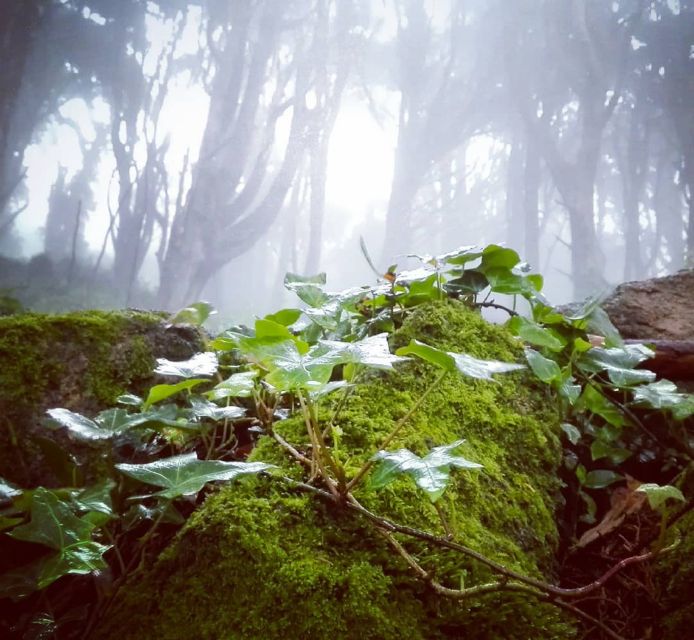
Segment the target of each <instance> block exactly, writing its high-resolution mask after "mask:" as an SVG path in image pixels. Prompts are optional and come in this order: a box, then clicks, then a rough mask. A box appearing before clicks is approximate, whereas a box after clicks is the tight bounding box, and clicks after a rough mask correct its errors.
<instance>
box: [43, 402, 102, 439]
mask: <svg viewBox="0 0 694 640" xmlns="http://www.w3.org/2000/svg"><path fill="white" fill-rule="evenodd" d="M46 413H47V414H48V415H49V416H50V417H51V419H52V420H54V421H55V422H57V423H58V424H59V425H60V426H61V427H65V428H67V430H68V431H69V432H70V434H71V435H73V436H74V437H75V438H77V439H78V440H82V441H94V440H108V439H109V438H111V437H112V436H113V432H112V431H109V430H108V429H104V428H102V427H101V426H100V425H99V424H97V423H96V422H94V420H90V419H89V418H86V417H85V416H83V415H80V414H79V413H74V412H73V411H70V410H69V409H48V411H46Z"/></svg>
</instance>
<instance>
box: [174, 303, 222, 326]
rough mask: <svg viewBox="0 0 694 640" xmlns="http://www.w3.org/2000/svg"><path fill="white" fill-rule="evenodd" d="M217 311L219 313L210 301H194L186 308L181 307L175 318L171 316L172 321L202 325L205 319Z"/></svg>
mask: <svg viewBox="0 0 694 640" xmlns="http://www.w3.org/2000/svg"><path fill="white" fill-rule="evenodd" d="M215 313H217V311H216V310H215V308H214V307H213V306H212V305H211V304H210V303H209V302H194V303H193V304H191V305H189V306H187V307H186V308H185V309H181V310H180V311H179V312H178V313H177V314H176V315H175V316H174V317H173V318H171V323H172V324H178V323H183V324H194V325H197V326H202V325H203V324H204V322H205V320H207V318H209V317H210V316H211V315H214V314H215Z"/></svg>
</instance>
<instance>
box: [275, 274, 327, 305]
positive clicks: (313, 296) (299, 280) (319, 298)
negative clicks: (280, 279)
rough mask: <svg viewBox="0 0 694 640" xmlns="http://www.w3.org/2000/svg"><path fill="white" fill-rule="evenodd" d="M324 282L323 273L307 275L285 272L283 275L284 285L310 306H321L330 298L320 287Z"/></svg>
mask: <svg viewBox="0 0 694 640" xmlns="http://www.w3.org/2000/svg"><path fill="white" fill-rule="evenodd" d="M325 282H326V278H325V273H319V274H318V275H317V276H308V277H305V276H299V275H296V274H295V273H287V274H286V275H285V276H284V286H285V287H286V288H287V289H289V291H292V292H294V293H295V294H296V295H297V296H299V299H300V300H302V301H303V302H305V303H306V304H307V305H309V306H310V307H322V306H323V305H324V304H325V303H326V302H328V301H329V300H330V296H329V295H328V294H327V293H325V291H323V289H322V288H321V287H322V286H324V285H325Z"/></svg>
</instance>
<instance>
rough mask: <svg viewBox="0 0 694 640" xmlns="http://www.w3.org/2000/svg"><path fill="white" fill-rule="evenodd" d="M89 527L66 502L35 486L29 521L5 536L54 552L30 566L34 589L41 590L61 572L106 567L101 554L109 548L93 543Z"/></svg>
mask: <svg viewBox="0 0 694 640" xmlns="http://www.w3.org/2000/svg"><path fill="white" fill-rule="evenodd" d="M93 530H94V525H93V524H92V523H91V522H89V521H88V520H86V519H84V518H78V517H77V516H76V515H75V514H74V513H73V511H72V509H71V507H70V505H69V504H68V503H66V502H65V501H63V500H61V499H60V498H59V497H58V496H57V495H56V494H55V493H53V492H52V491H49V490H48V489H44V488H43V487H39V488H38V489H36V491H35V492H34V495H33V497H32V501H31V520H30V521H29V522H28V523H27V524H24V525H21V526H19V527H15V529H13V530H12V531H11V532H10V533H9V534H8V535H9V536H11V537H12V538H14V539H15V540H24V541H25V542H34V543H36V544H40V545H43V546H46V547H49V548H51V549H53V550H55V551H56V552H57V553H54V554H51V555H50V556H47V557H44V558H41V559H40V561H39V562H38V563H36V564H35V565H34V570H35V571H36V588H38V589H43V588H44V587H47V586H48V585H49V584H51V583H52V582H54V581H55V580H57V579H58V578H60V577H61V576H63V575H65V574H68V573H74V574H86V573H91V572H92V571H94V570H96V569H104V568H106V566H107V565H106V562H105V561H104V560H103V558H102V555H103V553H104V552H105V551H107V550H108V549H109V548H110V547H107V546H104V545H101V544H99V543H97V542H94V541H93V540H92V539H91V534H92V531H93Z"/></svg>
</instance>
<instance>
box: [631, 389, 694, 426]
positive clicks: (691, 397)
mask: <svg viewBox="0 0 694 640" xmlns="http://www.w3.org/2000/svg"><path fill="white" fill-rule="evenodd" d="M634 402H636V403H637V404H640V405H645V406H647V407H651V408H653V409H668V410H670V411H671V412H672V414H673V416H674V417H675V419H677V420H684V419H686V418H688V417H689V416H692V415H694V394H690V393H680V391H679V390H678V389H677V386H676V385H675V384H674V383H672V382H670V381H669V380H658V382H653V383H651V384H646V385H643V386H640V387H636V388H635V389H634Z"/></svg>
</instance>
